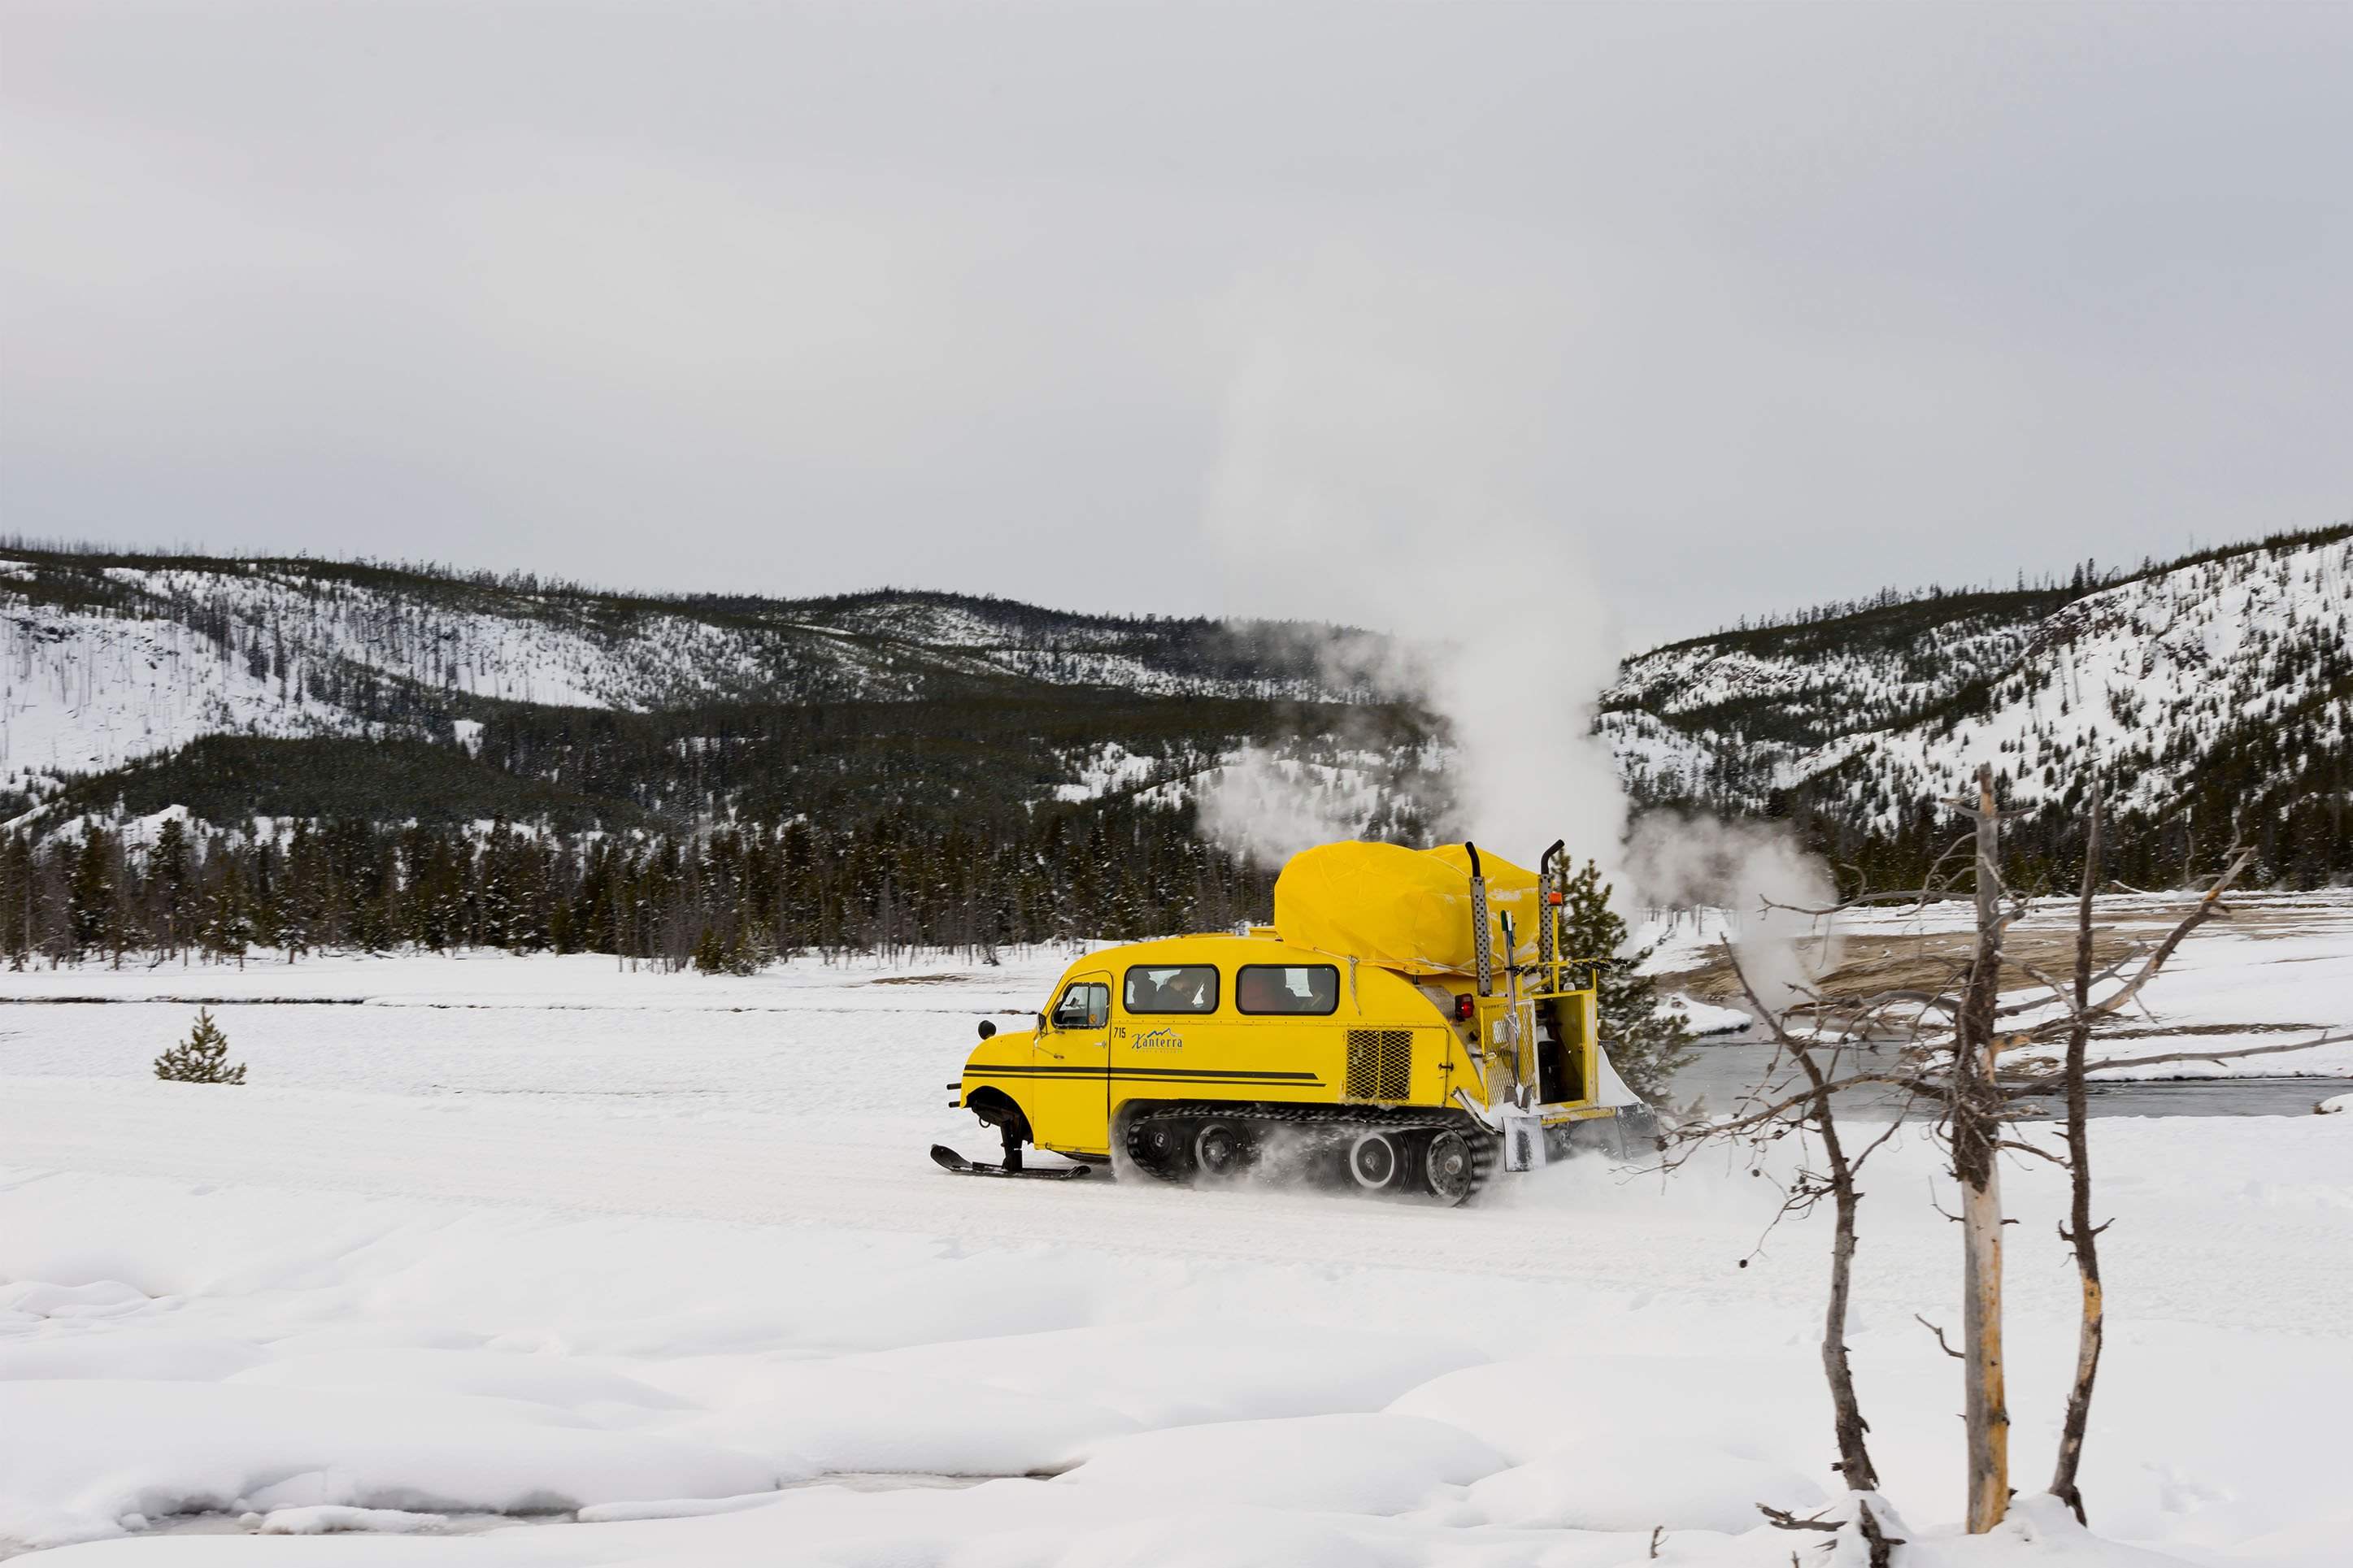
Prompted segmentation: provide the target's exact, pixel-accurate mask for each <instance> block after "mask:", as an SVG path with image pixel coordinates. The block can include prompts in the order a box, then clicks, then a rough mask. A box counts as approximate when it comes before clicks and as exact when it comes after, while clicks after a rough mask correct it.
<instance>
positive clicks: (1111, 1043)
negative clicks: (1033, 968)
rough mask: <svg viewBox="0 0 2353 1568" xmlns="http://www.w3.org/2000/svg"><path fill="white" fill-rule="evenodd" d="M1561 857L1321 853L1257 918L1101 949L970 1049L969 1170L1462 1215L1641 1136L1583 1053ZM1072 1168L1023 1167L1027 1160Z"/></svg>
mask: <svg viewBox="0 0 2353 1568" xmlns="http://www.w3.org/2000/svg"><path fill="white" fill-rule="evenodd" d="M1559 850H1560V846H1559V845H1555V846H1554V847H1552V848H1551V849H1549V850H1546V852H1545V857H1544V859H1543V861H1542V863H1541V865H1542V869H1541V870H1540V871H1539V872H1537V873H1535V874H1533V875H1532V874H1530V873H1529V872H1527V871H1525V870H1524V869H1522V868H1519V867H1516V866H1514V865H1512V864H1510V863H1509V862H1507V861H1504V860H1501V859H1499V858H1496V857H1494V856H1492V855H1490V856H1485V857H1482V856H1481V854H1480V852H1479V851H1478V849H1477V848H1476V847H1473V846H1472V845H1469V844H1461V845H1448V846H1444V847H1440V848H1437V849H1430V850H1414V849H1407V848H1402V847H1398V846H1396V845H1388V844H1366V843H1356V842H1348V843H1341V844H1329V845H1324V846H1323V847H1319V848H1315V849H1310V850H1306V851H1304V852H1303V853H1301V854H1299V855H1296V856H1293V858H1292V859H1291V860H1290V861H1289V863H1288V864H1286V865H1285V866H1284V868H1283V870H1282V876H1281V877H1280V878H1279V879H1277V881H1276V883H1275V892H1274V910H1275V921H1274V924H1273V925H1271V926H1254V927H1249V928H1245V929H1244V930H1242V931H1237V932H1231V933H1218V934H1204V935H1193V936H1175V937H1166V938H1161V939H1159V940H1156V941H1152V942H1131V943H1128V944H1126V945H1124V946H1120V947H1113V948H1106V949H1104V950H1103V951H1102V952H1092V953H1089V954H1087V955H1085V956H1084V957H1082V958H1081V959H1079V960H1078V961H1077V962H1076V963H1072V964H1071V967H1070V968H1069V969H1068V970H1067V971H1066V972H1065V973H1063V975H1062V977H1061V979H1060V982H1058V983H1057V984H1056V985H1055V987H1054V990H1053V992H1052V994H1050V996H1049V997H1048V998H1047V1000H1046V1005H1045V1008H1044V1010H1043V1011H1042V1012H1040V1013H1039V1015H1038V1017H1037V1022H1036V1025H1035V1026H1034V1027H1033V1028H1031V1029H1029V1030H1028V1031H1018V1030H1016V1031H1008V1032H1005V1033H996V1032H994V1030H993V1028H992V1026H989V1025H987V1024H984V1025H983V1026H982V1036H983V1038H982V1040H981V1042H980V1046H979V1048H977V1049H976V1050H975V1051H974V1052H973V1053H972V1055H971V1058H970V1059H969V1060H967V1061H966V1063H965V1069H964V1075H963V1077H962V1079H960V1080H959V1081H958V1082H957V1083H956V1084H955V1085H954V1086H952V1087H954V1088H955V1089H956V1090H957V1098H956V1100H955V1104H956V1105H957V1106H959V1107H962V1108H964V1109H967V1110H971V1111H972V1112H973V1113H974V1114H975V1115H976V1116H977V1117H978V1118H979V1119H980V1120H981V1121H983V1122H984V1123H986V1124H987V1125H989V1126H992V1127H994V1128H996V1129H997V1132H998V1134H999V1135H1000V1136H1001V1138H1002V1140H1003V1143H1004V1149H1005V1158H1004V1162H1003V1163H1002V1164H1000V1165H981V1164H976V1163H973V1162H970V1161H967V1160H965V1159H964V1158H963V1157H962V1156H961V1155H958V1154H956V1153H955V1152H954V1151H951V1150H948V1149H945V1148H937V1149H934V1151H933V1154H934V1158H935V1159H938V1160H939V1161H940V1163H942V1164H944V1165H946V1166H948V1167H949V1168H950V1169H960V1170H964V1171H967V1172H970V1173H976V1174H997V1175H1013V1174H1034V1175H1048V1174H1052V1175H1082V1174H1084V1173H1086V1170H1087V1168H1088V1167H1090V1166H1093V1165H1098V1164H1103V1163H1108V1162H1110V1161H1112V1160H1113V1157H1114V1155H1117V1156H1121V1157H1124V1159H1125V1160H1126V1161H1128V1162H1131V1163H1133V1165H1134V1167H1135V1168H1137V1169H1139V1170H1140V1171H1142V1172H1144V1173H1146V1174H1149V1175H1152V1176H1155V1177H1158V1178H1160V1179H1162V1180H1166V1181H1174V1182H1200V1181H1212V1182H1214V1181H1219V1180H1228V1179H1232V1178H1235V1177H1239V1176H1240V1175H1242V1174H1244V1173H1253V1172H1254V1173H1257V1174H1259V1175H1261V1176H1262V1177H1266V1178H1269V1179H1272V1180H1277V1181H1283V1180H1298V1181H1315V1180H1326V1181H1329V1182H1331V1183H1333V1184H1339V1185H1342V1186H1345V1187H1353V1188H1354V1189H1356V1190H1357V1191H1359V1192H1364V1193H1367V1194H1398V1195H1418V1196H1420V1197H1423V1198H1425V1199H1429V1200H1433V1201H1436V1202H1439V1203H1442V1204H1450V1205H1451V1204H1458V1203H1461V1202H1462V1201H1464V1200H1465V1199H1467V1198H1469V1197H1470V1196H1471V1195H1472V1194H1474V1193H1475V1192H1477V1191H1478V1189H1479V1188H1480V1187H1481V1186H1482V1184H1484V1183H1485V1182H1486V1181H1487V1180H1488V1178H1489V1176H1490V1175H1491V1174H1492V1173H1493V1171H1494V1170H1495V1169H1496V1168H1497V1167H1498V1165H1499V1164H1500V1165H1501V1166H1502V1167H1503V1168H1504V1169H1507V1170H1525V1169H1527V1168H1529V1167H1531V1166H1533V1165H1535V1164H1540V1163H1544V1161H1545V1160H1546V1158H1547V1157H1548V1156H1553V1155H1558V1154H1561V1153H1564V1152H1567V1151H1568V1150H1569V1149H1570V1148H1572V1147H1574V1146H1575V1145H1576V1144H1577V1142H1579V1141H1580V1140H1581V1139H1590V1138H1592V1137H1594V1136H1595V1135H1596V1134H1601V1135H1604V1136H1609V1137H1611V1138H1612V1139H1613V1141H1619V1142H1622V1140H1623V1139H1624V1138H1625V1137H1626V1136H1628V1135H1630V1134H1632V1135H1645V1134H1647V1133H1648V1132H1649V1131H1651V1128H1652V1125H1653V1124H1652V1122H1651V1117H1650V1111H1649V1109H1648V1107H1646V1106H1644V1105H1643V1104H1642V1103H1641V1100H1639V1099H1638V1098H1637V1097H1636V1096H1635V1095H1633V1094H1632V1093H1631V1092H1630V1091H1629V1090H1628V1089H1627V1088H1626V1086H1625V1084H1624V1083H1623V1082H1622V1081H1621V1080H1620V1079H1619V1077H1618V1074H1617V1072H1616V1071H1615V1070H1614V1069H1613V1068H1611V1067H1610V1065H1609V1056H1608V1054H1607V1052H1606V1050H1605V1049H1604V1048H1603V1045H1602V1042H1601V1040H1600V1038H1599V1029H1598V1017H1597V1014H1596V996H1595V989H1594V986H1595V979H1596V973H1597V971H1598V968H1599V965H1598V964H1597V963H1594V962H1593V961H1590V960H1584V959H1577V958H1571V957H1567V956H1565V955H1564V954H1563V953H1562V952H1561V951H1560V942H1559V940H1558V938H1559V935H1560V924H1559V922H1560V891H1559V881H1560V879H1559V878H1558V877H1557V876H1556V874H1555V872H1554V870H1553V862H1554V858H1555V857H1556V855H1557V854H1558V853H1559ZM1025 1145H1026V1146H1029V1147H1032V1148H1037V1149H1045V1150H1051V1151H1053V1152H1056V1153H1058V1154H1061V1155H1064V1156H1067V1157H1068V1158H1069V1159H1070V1160H1071V1161H1072V1162H1075V1164H1074V1165H1073V1166H1071V1167H1060V1166H1057V1167H1054V1168H1052V1169H1051V1170H1032V1169H1028V1168H1025V1166H1024V1164H1023V1160H1022V1150H1023V1148H1024V1146H1025Z"/></svg>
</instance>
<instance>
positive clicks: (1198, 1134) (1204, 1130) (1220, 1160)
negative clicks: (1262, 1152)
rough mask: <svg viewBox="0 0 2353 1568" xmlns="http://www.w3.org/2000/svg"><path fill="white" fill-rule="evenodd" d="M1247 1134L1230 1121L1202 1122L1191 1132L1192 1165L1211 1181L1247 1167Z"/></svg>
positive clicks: (1248, 1140) (1234, 1173)
mask: <svg viewBox="0 0 2353 1568" xmlns="http://www.w3.org/2000/svg"><path fill="white" fill-rule="evenodd" d="M1193 1168H1194V1169H1195V1170H1197V1171H1198V1172H1199V1173H1201V1174H1202V1175H1203V1176H1204V1177H1206V1178H1208V1180H1210V1181H1213V1182H1219V1181H1229V1180H1231V1179H1232V1178H1233V1177H1236V1176H1239V1175H1240V1174H1241V1173H1243V1172H1244V1171H1246V1170H1248V1169H1249V1168H1250V1134H1249V1133H1248V1132H1247V1131H1244V1130H1243V1129H1242V1127H1241V1126H1240V1124H1239V1123H1237V1122H1232V1121H1204V1122H1202V1123H1201V1125H1200V1127H1199V1129H1198V1131H1195V1132H1194V1134H1193Z"/></svg>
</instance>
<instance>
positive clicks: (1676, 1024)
mask: <svg viewBox="0 0 2353 1568" xmlns="http://www.w3.org/2000/svg"><path fill="white" fill-rule="evenodd" d="M1610 892H1611V889H1610V886H1609V883H1607V882H1605V881H1603V880H1602V879H1601V868H1600V867H1599V866H1597V865H1595V864H1594V863H1593V862H1592V861H1590V860H1588V861H1587V862H1586V863H1585V868H1584V869H1583V870H1581V871H1578V872H1577V873H1576V874H1575V875H1574V876H1572V877H1570V878H1569V879H1568V880H1567V882H1566V883H1564V884H1563V885H1562V888H1561V895H1562V897H1561V913H1562V916H1563V931H1562V933H1561V943H1562V948H1561V951H1562V954H1563V956H1565V957H1568V958H1599V959H1606V960H1608V961H1609V962H1608V963H1606V964H1604V965H1603V966H1602V969H1601V980H1600V987H1599V989H1600V995H1599V1004H1600V1012H1601V1038H1602V1041H1603V1043H1604V1044H1605V1045H1606V1046H1607V1047H1609V1064H1610V1066H1612V1067H1614V1068H1617V1069H1618V1076H1619V1077H1620V1078H1622V1079H1625V1080H1626V1087H1627V1088H1629V1089H1632V1090H1633V1091H1634V1092H1635V1093H1636V1094H1639V1095H1641V1097H1642V1098H1643V1099H1644V1100H1649V1101H1650V1102H1651V1104H1653V1105H1660V1104H1663V1103H1665V1100H1666V1093H1667V1088H1668V1084H1669V1083H1670V1081H1671V1080H1672V1079H1673V1078H1674V1076H1675V1074H1676V1073H1677V1072H1678V1071H1680V1070H1682V1068H1683V1066H1684V1064H1685V1063H1687V1062H1689V1061H1690V1060H1691V1054H1692V1053H1691V1047H1692V1032H1691V1028H1690V1026H1688V1025H1686V1024H1685V1023H1684V1022H1683V1018H1682V1017H1681V1016H1679V1015H1677V1014H1676V1013H1674V1012H1672V1011H1671V1010H1669V1009H1668V1008H1667V1007H1665V1006H1664V1005H1662V998H1661V997H1660V995H1659V983H1658V982H1657V981H1656V980H1654V979H1652V978H1651V976H1649V975H1647V974H1643V973H1640V971H1641V967H1642V961H1643V960H1645V959H1647V958H1649V957H1650V956H1651V952H1652V951H1653V947H1646V948H1643V949H1641V951H1639V952H1625V951H1624V949H1625V947H1626V944H1627V942H1628V941H1629V940H1630V938H1631V936H1632V934H1633V933H1632V932H1631V931H1630V930H1629V929H1628V927H1627V925H1626V921H1625V919H1624V917H1622V916H1620V914H1619V913H1618V911H1617V910H1613V909H1611V908H1610V907H1609V894H1610ZM1654 946H1655V944H1654Z"/></svg>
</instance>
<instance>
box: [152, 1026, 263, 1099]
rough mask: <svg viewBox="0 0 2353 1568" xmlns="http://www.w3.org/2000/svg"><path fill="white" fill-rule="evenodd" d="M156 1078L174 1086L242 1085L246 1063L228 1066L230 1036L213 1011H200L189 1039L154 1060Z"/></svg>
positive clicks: (190, 1031)
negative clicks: (223, 1031) (225, 1032)
mask: <svg viewBox="0 0 2353 1568" xmlns="http://www.w3.org/2000/svg"><path fill="white" fill-rule="evenodd" d="M155 1076H156V1077H157V1078H160V1079H168V1080H170V1081H171V1082H174V1083H243V1082H244V1081H245V1064H244V1063H243V1062H239V1063H237V1066H235V1067H231V1066H229V1065H228V1037H227V1035H224V1034H222V1033H221V1030H220V1026H219V1025H218V1024H216V1023H214V1022H213V1015H212V1010H211V1009H210V1008H208V1007H207V1008H200V1009H198V1010H197V1013H196V1026H195V1028H193V1029H191V1030H189V1031H188V1037H187V1038H186V1039H185V1040H182V1041H181V1042H180V1043H179V1044H178V1045H175V1046H174V1047H172V1048H171V1049H170V1050H168V1051H165V1052H164V1054H163V1055H162V1056H160V1057H157V1058H155Z"/></svg>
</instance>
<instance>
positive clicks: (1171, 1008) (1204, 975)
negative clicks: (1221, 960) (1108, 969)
mask: <svg viewBox="0 0 2353 1568" xmlns="http://www.w3.org/2000/svg"><path fill="white" fill-rule="evenodd" d="M1125 1003H1126V1006H1127V1010H1128V1011H1129V1012H1131V1013H1214V1012H1216V1011H1217V1010H1218V966H1217V965H1216V964H1214V963H1182V964H1177V963H1163V964H1149V963H1139V964H1137V965H1136V966H1135V967H1134V968H1133V969H1131V970H1129V971H1128V972H1127V991H1126V995H1125Z"/></svg>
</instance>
